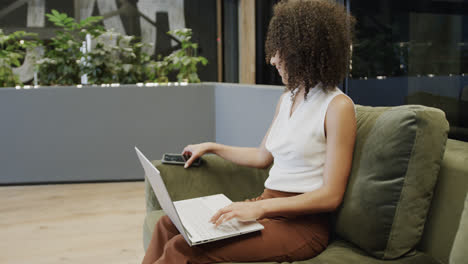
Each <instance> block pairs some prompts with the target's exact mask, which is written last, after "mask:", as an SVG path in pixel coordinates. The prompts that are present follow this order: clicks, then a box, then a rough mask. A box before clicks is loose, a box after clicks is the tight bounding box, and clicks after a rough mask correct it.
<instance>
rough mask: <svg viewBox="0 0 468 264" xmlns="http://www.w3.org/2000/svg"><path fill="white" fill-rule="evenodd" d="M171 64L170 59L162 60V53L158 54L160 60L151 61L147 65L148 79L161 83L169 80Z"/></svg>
mask: <svg viewBox="0 0 468 264" xmlns="http://www.w3.org/2000/svg"><path fill="white" fill-rule="evenodd" d="M169 71H170V65H169V61H168V60H167V59H166V60H161V55H159V56H158V61H150V62H149V63H148V64H147V65H146V75H147V77H148V80H150V81H153V82H159V83H167V82H169V78H168V77H167V76H168V75H169Z"/></svg>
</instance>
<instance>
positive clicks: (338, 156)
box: [211, 95, 356, 225]
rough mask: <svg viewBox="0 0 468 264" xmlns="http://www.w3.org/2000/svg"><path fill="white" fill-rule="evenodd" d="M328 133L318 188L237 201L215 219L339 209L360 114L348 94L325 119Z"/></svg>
mask: <svg viewBox="0 0 468 264" xmlns="http://www.w3.org/2000/svg"><path fill="white" fill-rule="evenodd" d="M325 132H326V136H327V147H326V160H325V168H324V183H323V186H322V187H321V188H319V189H317V190H315V191H312V192H307V193H304V194H300V195H297V196H292V197H285V198H273V199H266V200H261V201H257V202H247V203H243V202H241V203H233V204H231V205H230V206H227V207H225V208H223V209H221V210H220V211H218V212H217V213H216V214H215V215H214V216H213V218H212V219H211V220H212V222H213V223H216V224H217V225H219V224H221V223H222V222H225V221H228V220H230V219H231V218H233V217H236V218H238V219H239V220H255V219H258V218H263V217H270V216H277V215H302V214H310V213H318V212H327V211H333V210H335V209H336V208H337V207H338V206H339V205H340V203H341V201H342V199H343V195H344V192H345V189H346V184H347V181H348V176H349V173H350V170H351V163H352V158H353V150H354V142H355V139H356V117H355V111H354V105H353V103H352V101H351V100H350V99H349V98H348V97H347V96H344V95H339V96H337V97H335V98H334V99H333V100H332V102H330V105H329V107H328V110H327V113H326V119H325Z"/></svg>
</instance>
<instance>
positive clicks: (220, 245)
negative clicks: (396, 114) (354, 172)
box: [143, 0, 356, 263]
mask: <svg viewBox="0 0 468 264" xmlns="http://www.w3.org/2000/svg"><path fill="white" fill-rule="evenodd" d="M353 24H354V20H353V18H352V17H351V16H349V15H348V14H347V13H346V11H345V10H344V8H343V7H342V6H340V5H338V4H334V3H330V2H328V1H325V0H324V1H321V0H309V1H289V2H280V3H279V4H277V5H276V6H275V9H274V16H273V18H272V20H271V22H270V25H269V29H268V35H267V41H266V58H267V61H268V60H269V62H270V63H271V64H272V65H273V66H275V67H276V69H277V70H278V73H279V74H280V76H281V78H282V81H283V83H284V84H285V85H286V88H287V89H286V92H285V93H283V94H282V95H281V97H280V99H279V102H278V104H277V107H276V113H275V116H274V119H273V122H272V125H271V126H270V128H269V130H268V132H267V133H266V135H265V137H264V139H263V141H262V143H261V145H260V146H259V147H258V148H242V147H231V146H225V145H220V144H216V143H210V142H208V143H201V144H196V145H188V146H187V147H185V148H184V150H183V154H184V155H191V157H190V159H189V160H188V161H187V162H186V164H185V167H186V168H187V167H189V166H190V165H191V164H192V162H193V161H194V160H195V159H196V158H198V157H200V156H202V155H203V154H205V153H215V154H217V155H219V156H221V157H223V158H224V159H227V160H230V161H232V162H234V163H237V164H239V165H244V166H249V167H256V168H265V167H268V166H269V165H271V164H272V163H273V160H274V163H273V166H272V168H271V170H270V173H269V177H268V179H267V180H266V182H265V191H264V192H263V194H262V195H261V196H260V197H258V198H254V199H251V200H249V201H245V202H235V203H232V204H231V205H229V206H227V207H225V208H222V209H221V210H219V211H218V212H217V213H216V214H215V215H214V216H213V217H212V219H211V222H212V223H213V224H215V225H220V224H221V223H223V222H226V221H229V220H230V219H232V218H237V219H238V220H240V221H248V220H258V221H259V222H260V223H261V224H263V225H264V227H265V229H264V230H262V231H261V232H256V233H252V234H247V235H243V236H238V237H234V238H229V239H225V240H220V241H216V242H212V243H208V244H204V245H200V246H194V247H189V246H188V244H187V243H186V242H185V240H184V239H183V237H182V236H181V235H180V234H179V232H178V231H177V229H176V228H175V227H174V225H173V224H172V223H171V221H170V219H169V218H168V217H162V218H161V219H160V220H159V222H158V223H157V224H156V227H155V231H154V233H153V237H152V240H151V242H150V244H149V247H148V249H147V252H146V256H145V258H144V260H143V263H216V262H232V261H234V262H252V261H277V262H283V261H295V260H303V259H309V258H312V257H314V256H316V255H318V254H319V253H320V252H322V251H323V250H324V249H325V247H326V246H327V244H328V235H329V219H328V212H331V211H334V210H335V209H336V208H337V207H338V206H339V205H340V203H341V201H342V199H343V194H344V191H345V188H346V183H347V178H348V174H349V172H350V169H351V161H352V153H353V148H354V142H355V136H356V119H355V112H354V104H353V102H352V101H351V99H350V98H348V97H347V96H346V95H344V94H343V93H342V92H341V91H340V90H339V89H338V88H336V86H337V85H338V84H340V83H341V82H342V80H343V78H344V77H345V74H346V72H347V68H348V66H349V60H350V46H351V29H352V25H353Z"/></svg>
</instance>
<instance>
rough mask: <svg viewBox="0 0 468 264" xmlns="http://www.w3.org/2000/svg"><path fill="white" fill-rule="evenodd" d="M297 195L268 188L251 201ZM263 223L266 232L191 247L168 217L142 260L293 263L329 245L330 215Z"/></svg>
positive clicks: (146, 263) (153, 263) (180, 263)
mask: <svg viewBox="0 0 468 264" xmlns="http://www.w3.org/2000/svg"><path fill="white" fill-rule="evenodd" d="M293 195H297V193H286V192H280V191H273V190H269V189H265V191H264V192H263V194H262V195H261V196H260V197H258V198H255V199H251V200H249V201H257V200H262V199H270V198H276V197H288V196H293ZM259 223H261V224H262V225H263V226H264V227H265V229H263V230H262V231H259V232H254V233H251V234H246V235H241V236H237V237H233V238H228V239H224V240H219V241H215V242H211V243H207V244H203V245H198V246H193V247H190V246H189V245H188V244H187V242H186V241H185V239H184V238H183V237H182V235H181V234H180V233H179V231H178V230H177V228H176V227H175V226H174V224H172V222H171V220H170V219H169V217H167V216H164V217H162V218H161V219H160V220H159V221H158V223H156V226H155V229H154V232H153V236H152V238H151V242H150V244H149V246H148V249H147V250H146V255H145V257H144V259H143V262H142V263H143V264H150V263H151V264H156V263H157V264H188V263H192V264H201V263H218V262H256V261H276V262H284V261H288V262H292V261H295V260H304V259H310V258H312V257H314V256H316V255H318V254H319V253H320V252H322V251H323V250H324V249H325V248H326V246H327V244H328V236H329V218H328V214H314V215H304V216H295V217H274V218H264V219H260V220H259Z"/></svg>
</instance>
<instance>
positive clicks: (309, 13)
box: [265, 0, 355, 98]
mask: <svg viewBox="0 0 468 264" xmlns="http://www.w3.org/2000/svg"><path fill="white" fill-rule="evenodd" d="M354 24H355V19H354V17H352V16H351V15H349V14H348V13H347V12H346V10H345V8H344V7H343V5H340V4H337V3H333V2H329V1H327V0H290V1H281V2H279V3H278V4H276V5H275V7H274V14H273V17H272V19H271V21H270V25H269V27H268V33H267V39H266V43H265V51H266V61H267V63H269V60H270V58H271V57H274V56H275V55H276V53H277V52H278V55H279V58H280V59H281V61H282V63H283V67H284V69H285V70H286V73H287V84H286V88H287V89H288V90H290V91H291V92H293V91H294V89H295V88H297V87H304V88H305V92H306V93H305V95H304V97H305V98H306V95H307V93H308V92H309V90H310V89H311V88H313V87H315V86H316V85H317V84H318V83H321V84H322V85H321V88H322V89H324V90H325V91H327V90H330V89H333V88H334V87H336V86H337V85H339V84H340V83H341V82H342V81H343V79H344V78H345V77H346V73H347V70H348V67H349V61H350V57H351V44H352V38H353V37H352V36H353V29H354Z"/></svg>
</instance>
